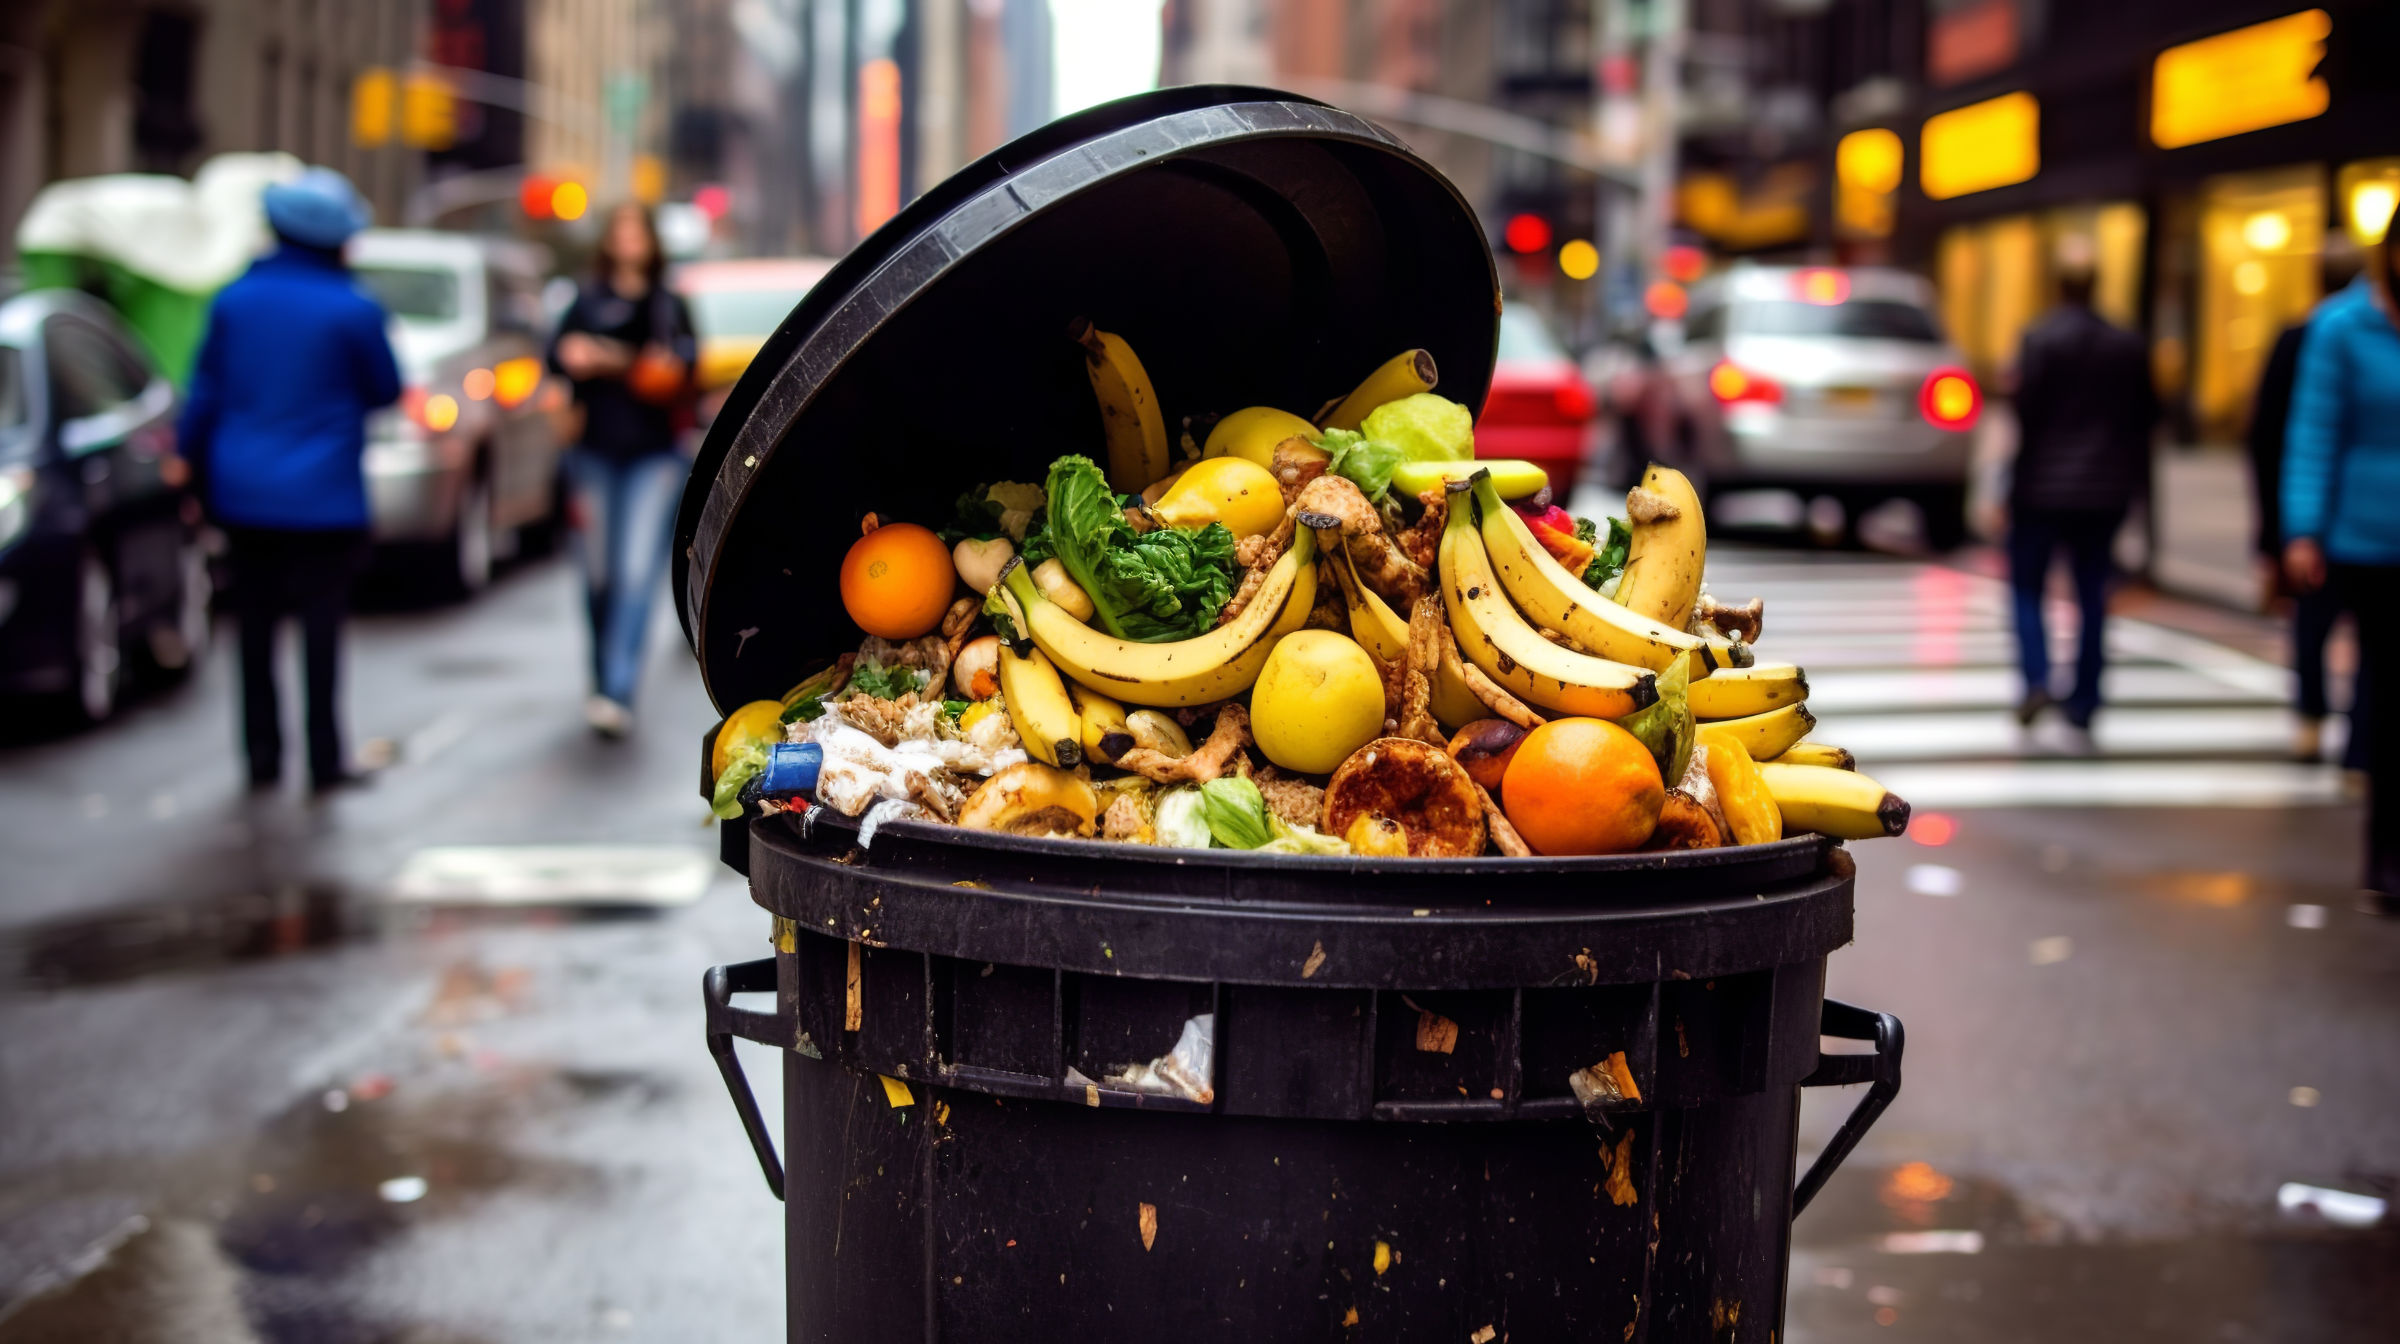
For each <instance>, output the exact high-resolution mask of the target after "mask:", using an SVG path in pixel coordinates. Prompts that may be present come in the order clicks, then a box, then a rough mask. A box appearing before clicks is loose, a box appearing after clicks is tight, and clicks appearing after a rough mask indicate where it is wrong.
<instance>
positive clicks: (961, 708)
mask: <svg viewBox="0 0 2400 1344" xmlns="http://www.w3.org/2000/svg"><path fill="white" fill-rule="evenodd" d="M974 703H975V702H974V701H972V700H944V701H943V702H942V717H943V718H945V719H955V718H957V717H958V716H959V715H961V714H964V713H966V712H967V708H968V706H970V705H973V704H974Z"/></svg>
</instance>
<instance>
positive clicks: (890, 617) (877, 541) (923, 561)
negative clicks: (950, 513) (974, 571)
mask: <svg viewBox="0 0 2400 1344" xmlns="http://www.w3.org/2000/svg"><path fill="white" fill-rule="evenodd" d="M957 586H958V570H957V569H956V568H955V567H954V566H953V565H952V564H951V561H950V548H949V547H947V546H944V545H943V544H942V539H941V538H940V537H937V536H935V535H933V533H932V532H931V531H929V530H927V529H925V528H922V527H919V526H917V525H916V524H915V523H886V524H885V525H883V526H881V527H878V528H876V529H874V530H873V531H871V532H869V533H867V534H866V535H865V536H863V537H860V538H859V539H858V540H857V541H854V542H852V543H851V544H850V554H849V555H847V556H844V557H843V558H842V606H843V607H844V608H846V609H847V610H848V611H849V613H850V619H851V620H854V621H856V622H858V628H859V629H861V630H864V631H866V632H867V633H868V634H870V635H881V636H883V637H884V638H885V639H915V638H916V637H917V636H919V635H922V634H925V633H927V632H929V631H931V630H932V629H933V628H934V627H935V626H937V625H940V624H941V623H942V613H943V612H946V611H948V610H949V609H950V592H951V590H952V589H954V588H956V587H957Z"/></svg>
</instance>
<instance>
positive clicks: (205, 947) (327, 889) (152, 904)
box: [0, 884, 660, 992]
mask: <svg viewBox="0 0 2400 1344" xmlns="http://www.w3.org/2000/svg"><path fill="white" fill-rule="evenodd" d="M659 916H660V912H659V911H658V910H656V909H653V908H649V907H640V906H616V905H592V906H577V905H529V906H523V907H513V908H498V909H494V908H463V907H447V906H439V905H427V906H412V907H407V908H400V907H395V906H392V905H389V904H387V903H385V902H383V901H381V900H377V899H371V898H362V897H360V896H358V895H357V894H355V893H352V892H349V891H345V890H343V889H341V888H338V887H334V886H330V885H322V884H310V885H300V884H286V885H282V886H278V887H274V888H272V889H268V890H257V889H252V890H246V891H236V892H229V893H222V894H216V895H206V896H198V897H190V898H184V899H176V900H161V901H145V902H139V903H135V904H129V905H116V906H111V907H108V908H106V909H103V910H99V911H95V912H93V913H90V914H83V915H76V916H73V917H70V918H65V919H57V920H51V921H48V922H45V923H40V924H34V925H29V926H27V927H25V928H22V929H16V930H11V931H9V932H6V933H0V992H5V991H10V990H20V991H21V990H28V989H30V990H35V991H43V990H51V991H55V990H67V989H76V988H81V987H85V986H94V985H111V984H118V983H122V982H125V981H131V980H142V979H147V978H150V977H153V976H160V975H170V974H175V973H178V972H190V971H201V970H208V969H212V968H218V967H226V966H235V965H240V964H243V963H246V962H256V961H267V960H273V959H276V958H281V957H291V956H297V955H300V954H302V953H307V952H312V951H317V950H320V949H323V948H327V947H331V946H334V945H336V944H340V943H362V942H371V941H375V940H378V939H384V938H389V937H394V936H407V937H416V938H425V939H438V938H442V937H446V936H450V935H454V934H458V933H462V932H466V931H469V930H475V929H488V928H531V929H542V928H564V927H568V926H579V925H587V924H596V923H610V922H617V921H625V922H639V921H642V920H649V919H656V918H658V917H659Z"/></svg>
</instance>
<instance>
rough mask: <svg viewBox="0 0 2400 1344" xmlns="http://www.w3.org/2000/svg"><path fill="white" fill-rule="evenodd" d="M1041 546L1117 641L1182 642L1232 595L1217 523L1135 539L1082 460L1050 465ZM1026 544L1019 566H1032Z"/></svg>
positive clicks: (1229, 559) (1211, 621) (1210, 622)
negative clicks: (1062, 567) (1087, 597)
mask: <svg viewBox="0 0 2400 1344" xmlns="http://www.w3.org/2000/svg"><path fill="white" fill-rule="evenodd" d="M1043 536H1044V538H1045V542H1044V547H1045V549H1047V550H1050V551H1053V552H1055V553H1056V555H1057V556H1058V559H1059V561H1060V563H1062V564H1064V565H1065V566H1066V568H1067V573H1068V575H1069V576H1070V577H1072V578H1073V579H1074V580H1075V582H1076V584H1077V585H1078V586H1080V587H1081V588H1082V589H1083V591H1084V592H1085V593H1087V594H1089V595H1090V597H1091V599H1092V606H1093V607H1094V608H1095V610H1096V611H1097V613H1098V615H1099V622H1100V625H1101V628H1103V629H1105V630H1107V631H1108V632H1109V633H1110V634H1112V635H1115V636H1116V637H1118V638H1119V639H1132V640H1140V641H1141V642H1143V643H1146V644H1155V643H1159V642H1161V641H1164V640H1173V639H1189V638H1191V637H1192V636H1194V635H1199V634H1203V633H1205V632H1207V631H1208V630H1209V629H1210V628H1211V627H1213V626H1214V625H1215V624H1216V620H1217V613H1218V612H1219V611H1220V610H1222V609H1223V608H1224V606H1225V602H1226V599H1228V598H1230V597H1232V596H1233V585H1234V579H1235V576H1236V575H1237V573H1238V572H1239V567H1238V566H1237V565H1236V564H1235V563H1234V559H1233V533H1231V532H1229V531H1227V530H1226V528H1225V525H1224V524H1223V523H1210V524H1209V525H1208V526H1206V527H1204V528H1201V529H1199V530H1198V531H1195V532H1186V531H1183V530H1181V529H1178V528H1172V527H1162V528H1158V529H1156V530H1154V531H1150V532H1142V533H1138V534H1137V533H1136V532H1135V531H1134V530H1133V525H1132V524H1130V523H1128V522H1126V521H1125V510H1124V506H1123V505H1122V504H1121V503H1119V502H1118V499H1117V496H1116V494H1115V492H1113V491H1111V490H1110V489H1109V488H1108V478H1107V477H1106V476H1104V475H1102V474H1101V472H1100V467H1099V465H1098V464H1097V463H1095V462H1093V461H1092V460H1091V459H1090V458H1088V457H1075V456H1069V457H1062V458H1060V459H1058V460H1057V461H1056V462H1053V463H1051V464H1050V514H1049V519H1048V522H1047V524H1046V526H1045V528H1044V530H1043ZM1032 549H1033V547H1032V539H1031V538H1030V537H1028V538H1027V546H1026V561H1027V563H1029V564H1030V563H1037V562H1036V561H1035V560H1034V559H1033V557H1032V554H1031V551H1032Z"/></svg>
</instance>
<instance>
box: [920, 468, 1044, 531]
mask: <svg viewBox="0 0 2400 1344" xmlns="http://www.w3.org/2000/svg"><path fill="white" fill-rule="evenodd" d="M1041 511H1042V487H1040V486H1038V485H1028V484H1026V483H1025V482H1023V481H993V482H991V483H990V484H987V485H979V486H976V487H975V488H974V489H972V490H969V491H967V492H965V493H964V494H962V495H960V496H959V497H958V503H957V505H956V506H955V507H954V509H953V518H952V522H951V525H950V526H948V527H946V528H943V529H942V531H941V533H940V536H941V538H942V540H943V541H946V542H950V543H953V544H955V543H956V542H957V541H958V540H959V539H960V538H962V537H973V538H975V539H976V540H978V541H990V540H991V539H992V538H994V537H1006V538H1008V539H1009V540H1010V541H1023V540H1024V539H1025V533H1026V530H1027V529H1028V528H1030V527H1031V526H1032V525H1033V519H1034V515H1035V514H1038V513H1040V512H1041Z"/></svg>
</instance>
